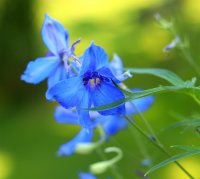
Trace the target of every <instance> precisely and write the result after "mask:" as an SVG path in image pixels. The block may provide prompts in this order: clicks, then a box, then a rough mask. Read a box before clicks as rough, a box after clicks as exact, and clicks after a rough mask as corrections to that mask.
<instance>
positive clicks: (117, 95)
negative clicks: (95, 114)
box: [91, 82, 125, 115]
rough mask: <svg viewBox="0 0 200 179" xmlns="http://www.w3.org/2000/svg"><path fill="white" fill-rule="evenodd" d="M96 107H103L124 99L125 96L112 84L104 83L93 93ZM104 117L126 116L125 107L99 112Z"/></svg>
mask: <svg viewBox="0 0 200 179" xmlns="http://www.w3.org/2000/svg"><path fill="white" fill-rule="evenodd" d="M91 95H92V100H93V103H94V106H95V107H97V106H102V105H105V104H109V103H112V102H115V101H118V100H120V99H123V98H124V94H123V93H122V92H121V91H120V89H119V88H117V87H116V86H114V84H113V83H112V82H102V83H101V85H100V86H99V87H98V88H95V90H93V91H92V92H91ZM99 113H100V114H102V115H113V114H124V113H125V105H124V104H122V105H120V106H118V107H116V108H113V109H109V110H104V111H99Z"/></svg>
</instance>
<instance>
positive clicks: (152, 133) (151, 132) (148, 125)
mask: <svg viewBox="0 0 200 179" xmlns="http://www.w3.org/2000/svg"><path fill="white" fill-rule="evenodd" d="M131 104H132V105H133V107H134V108H135V110H136V111H137V114H139V116H140V118H141V119H142V120H143V122H144V124H145V126H146V127H147V129H148V130H149V132H150V134H151V135H152V136H153V137H154V139H155V140H156V141H157V142H158V143H159V145H161V146H162V144H161V142H160V141H159V139H158V137H157V135H156V134H155V132H154V130H153V129H152V127H151V125H150V124H149V123H148V121H147V120H146V118H145V117H144V115H143V114H142V113H141V111H140V110H139V109H138V108H137V106H136V105H135V104H134V103H133V102H131Z"/></svg>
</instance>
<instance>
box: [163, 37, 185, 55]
mask: <svg viewBox="0 0 200 179" xmlns="http://www.w3.org/2000/svg"><path fill="white" fill-rule="evenodd" d="M180 42H181V39H180V37H179V36H178V35H176V37H175V38H174V39H173V40H172V42H171V43H170V44H168V45H167V46H166V47H165V48H164V49H163V52H169V51H170V50H171V49H173V48H175V47H177V46H178V44H179V43H180Z"/></svg>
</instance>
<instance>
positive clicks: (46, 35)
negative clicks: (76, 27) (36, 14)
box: [41, 15, 69, 55]
mask: <svg viewBox="0 0 200 179" xmlns="http://www.w3.org/2000/svg"><path fill="white" fill-rule="evenodd" d="M41 34H42V39H43V41H44V43H45V45H46V46H47V48H48V49H49V50H50V51H51V52H52V53H54V55H59V53H61V52H62V51H63V50H65V49H68V40H69V37H68V32H67V31H66V30H65V29H64V27H63V25H61V24H60V23H59V22H58V21H56V20H54V19H53V18H51V17H49V16H48V15H45V20H44V23H43V26H42V31H41Z"/></svg>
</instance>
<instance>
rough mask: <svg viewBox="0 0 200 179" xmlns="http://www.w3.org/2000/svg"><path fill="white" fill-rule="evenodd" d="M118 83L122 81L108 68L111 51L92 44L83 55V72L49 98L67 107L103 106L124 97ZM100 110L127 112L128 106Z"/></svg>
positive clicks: (54, 89) (52, 90)
mask: <svg viewBox="0 0 200 179" xmlns="http://www.w3.org/2000/svg"><path fill="white" fill-rule="evenodd" d="M114 82H115V83H120V81H119V80H118V79H117V78H116V77H115V76H114V75H113V74H112V72H111V71H110V69H109V68H108V57H107V54H106V53H105V51H104V50H103V48H101V47H99V46H96V45H94V43H92V44H91V45H90V47H89V48H88V49H86V51H85V52H84V54H83V57H82V66H81V67H80V72H79V74H78V75H77V76H76V77H72V78H69V79H66V80H63V81H60V82H58V83H57V84H56V85H54V86H53V87H52V88H50V89H49V90H48V91H47V93H46V97H47V99H48V100H53V99H55V100H56V101H58V102H59V103H60V104H61V105H62V106H63V107H65V108H72V107H77V109H81V108H89V107H91V106H92V105H93V106H94V107H96V106H101V105H105V104H109V103H112V102H114V101H117V100H120V99H123V98H124V94H123V93H122V92H121V90H120V89H119V88H118V87H116V86H115V84H114ZM82 113H84V112H82ZM99 113H100V114H102V115H112V114H124V113H125V105H120V106H118V107H116V108H113V109H109V110H104V111H99ZM84 114H86V112H85V113H84Z"/></svg>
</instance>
